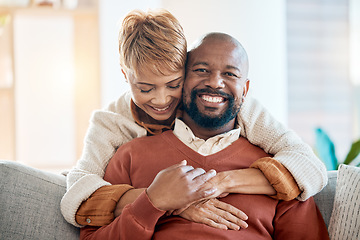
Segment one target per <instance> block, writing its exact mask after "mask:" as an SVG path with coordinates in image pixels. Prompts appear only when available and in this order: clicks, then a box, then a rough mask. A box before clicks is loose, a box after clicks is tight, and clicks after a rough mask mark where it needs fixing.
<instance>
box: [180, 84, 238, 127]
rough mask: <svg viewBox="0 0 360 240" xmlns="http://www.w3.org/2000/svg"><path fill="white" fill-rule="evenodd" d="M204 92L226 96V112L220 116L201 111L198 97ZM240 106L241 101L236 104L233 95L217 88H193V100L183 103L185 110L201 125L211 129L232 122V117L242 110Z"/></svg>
mask: <svg viewBox="0 0 360 240" xmlns="http://www.w3.org/2000/svg"><path fill="white" fill-rule="evenodd" d="M203 93H209V94H217V95H220V96H222V97H224V98H226V99H227V100H226V101H227V102H228V103H227V104H228V106H227V108H226V110H225V112H224V113H222V114H220V115H218V116H208V115H205V114H203V113H201V112H200V110H199V108H198V106H197V104H196V97H197V95H198V94H203ZM240 107H241V102H240V103H239V104H237V105H236V104H235V99H234V97H233V96H232V95H230V94H227V93H224V92H221V91H216V90H212V89H211V90H210V89H199V90H196V89H193V90H192V91H191V101H190V103H189V104H187V103H185V102H184V104H183V108H184V111H185V112H186V113H187V114H188V115H189V116H190V118H191V119H192V120H193V121H194V122H195V123H196V124H198V125H199V126H201V127H203V128H206V129H210V130H215V129H219V128H221V127H222V126H224V125H225V124H227V123H228V122H230V121H231V120H232V119H234V118H235V117H236V116H237V114H238V113H239V111H240Z"/></svg>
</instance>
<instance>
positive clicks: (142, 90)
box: [140, 88, 153, 93]
mask: <svg viewBox="0 0 360 240" xmlns="http://www.w3.org/2000/svg"><path fill="white" fill-rule="evenodd" d="M151 90H153V89H152V88H150V89H149V90H144V89H140V92H142V93H149V92H150V91H151Z"/></svg>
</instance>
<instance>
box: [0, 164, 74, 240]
mask: <svg viewBox="0 0 360 240" xmlns="http://www.w3.org/2000/svg"><path fill="white" fill-rule="evenodd" d="M0 176H1V183H0V203H1V204H0V213H1V214H0V239H2V240H4V239H11V240H16V239H79V229H78V228H76V227H74V226H72V225H70V224H69V223H67V222H66V221H65V220H64V218H63V217H62V215H61V212H60V200H61V198H62V196H63V195H64V193H65V190H66V182H65V177H64V176H62V175H59V174H53V173H49V172H44V171H41V170H37V169H34V168H30V167H27V166H25V165H22V164H19V163H16V162H11V161H0Z"/></svg>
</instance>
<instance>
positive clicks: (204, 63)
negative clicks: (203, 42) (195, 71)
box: [191, 62, 209, 67]
mask: <svg viewBox="0 0 360 240" xmlns="http://www.w3.org/2000/svg"><path fill="white" fill-rule="evenodd" d="M197 65H205V66H209V64H208V63H207V62H195V63H193V64H192V65H191V66H192V67H195V66H197Z"/></svg>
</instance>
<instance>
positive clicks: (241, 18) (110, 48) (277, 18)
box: [100, 0, 287, 123]
mask: <svg viewBox="0 0 360 240" xmlns="http://www.w3.org/2000/svg"><path fill="white" fill-rule="evenodd" d="M100 2H101V9H100V23H101V25H100V29H101V34H100V36H101V50H102V57H101V62H102V69H101V71H102V75H101V76H102V104H103V106H104V105H106V104H107V103H108V102H109V101H110V100H112V99H116V97H117V96H119V94H120V93H121V92H123V91H124V90H125V89H128V88H127V84H126V83H124V82H123V80H122V79H123V78H122V76H121V74H120V67H119V60H118V54H117V42H116V41H117V31H116V26H115V23H116V22H117V20H118V19H119V18H121V17H123V16H124V15H125V14H126V13H127V12H128V11H129V10H131V9H134V8H141V9H147V8H155V7H163V8H166V9H168V10H169V11H170V12H172V13H173V14H174V15H175V17H177V18H178V19H179V21H180V23H181V24H182V26H183V28H184V31H185V34H186V37H187V39H188V42H189V44H191V43H192V42H193V41H194V40H195V39H197V38H198V37H200V36H201V35H203V34H205V33H207V32H211V31H221V32H226V33H229V34H231V35H232V36H234V37H236V38H237V39H238V40H239V41H240V42H241V43H242V44H243V45H244V47H245V49H246V50H247V52H248V55H249V59H250V73H249V78H250V79H251V88H250V94H252V95H253V96H255V97H256V98H258V99H259V100H260V101H261V102H262V103H263V104H264V105H265V106H266V107H267V108H268V109H269V111H270V112H271V113H273V115H274V116H275V117H276V118H277V119H279V120H280V121H282V122H283V123H286V122H287V104H286V103H287V90H286V89H287V86H286V41H285V39H286V36H285V1H284V0H272V1H267V0H223V1H217V0H196V1H194V0H182V1H178V0H162V1H146V0H142V1H127V0H122V1H119V0H104V1H100Z"/></svg>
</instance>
